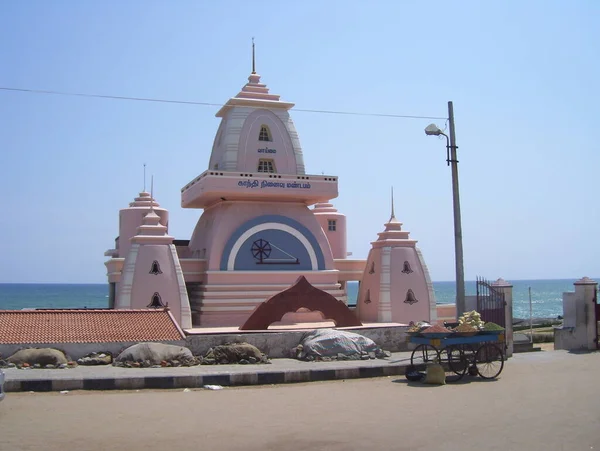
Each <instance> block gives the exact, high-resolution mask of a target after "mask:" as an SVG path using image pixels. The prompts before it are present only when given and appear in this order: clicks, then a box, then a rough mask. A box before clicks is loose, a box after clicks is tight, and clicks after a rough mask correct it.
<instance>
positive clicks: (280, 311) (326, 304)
mask: <svg viewBox="0 0 600 451" xmlns="http://www.w3.org/2000/svg"><path fill="white" fill-rule="evenodd" d="M299 308H307V309H309V310H312V311H315V310H318V311H320V312H321V313H323V315H324V316H325V318H326V319H329V320H331V321H333V322H334V323H335V325H336V326H337V327H350V326H362V323H361V322H360V321H359V320H358V318H357V317H356V316H355V315H354V313H352V312H351V311H350V309H349V308H348V307H347V306H346V304H344V303H343V302H342V301H339V300H337V299H336V298H335V297H334V296H332V295H330V294H329V293H327V292H325V291H323V290H319V289H318V288H315V287H313V286H312V285H311V284H310V282H309V281H308V280H306V277H304V276H300V277H299V278H298V280H296V283H294V285H292V286H291V287H290V288H287V289H286V290H283V291H282V292H280V293H277V294H276V295H274V296H271V297H270V298H269V299H267V300H266V301H265V302H263V303H262V304H260V305H259V306H258V307H257V308H256V310H254V312H253V313H252V315H250V318H248V319H247V320H246V322H245V323H244V324H243V325H242V326H241V327H240V330H265V329H268V328H269V325H270V324H271V323H274V322H276V321H279V320H281V318H282V317H283V315H285V314H286V313H289V312H295V311H297V310H298V309H299Z"/></svg>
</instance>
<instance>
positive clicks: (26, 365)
mask: <svg viewBox="0 0 600 451" xmlns="http://www.w3.org/2000/svg"><path fill="white" fill-rule="evenodd" d="M21 367H22V368H29V367H30V365H29V363H27V362H24V363H22V364H21Z"/></svg>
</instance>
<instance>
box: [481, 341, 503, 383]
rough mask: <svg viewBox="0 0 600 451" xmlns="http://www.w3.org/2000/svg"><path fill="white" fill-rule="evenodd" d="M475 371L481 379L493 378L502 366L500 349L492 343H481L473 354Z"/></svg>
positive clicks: (500, 370)
mask: <svg viewBox="0 0 600 451" xmlns="http://www.w3.org/2000/svg"><path fill="white" fill-rule="evenodd" d="M475 365H476V366H477V372H478V373H479V375H480V376H481V377H482V378H483V379H494V378H495V377H498V375H499V374H500V373H501V372H502V368H504V356H503V355H502V350H501V349H500V348H499V347H498V346H496V345H493V344H484V345H482V346H481V347H480V348H479V349H478V350H477V353H476V354H475Z"/></svg>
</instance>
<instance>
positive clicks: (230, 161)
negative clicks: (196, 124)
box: [181, 45, 346, 326]
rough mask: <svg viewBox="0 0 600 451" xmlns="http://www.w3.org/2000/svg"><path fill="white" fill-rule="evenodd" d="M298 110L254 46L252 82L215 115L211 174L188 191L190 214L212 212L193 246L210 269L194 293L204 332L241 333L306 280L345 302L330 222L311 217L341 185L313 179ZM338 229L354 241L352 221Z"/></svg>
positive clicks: (190, 185) (332, 180) (183, 198)
mask: <svg viewBox="0 0 600 451" xmlns="http://www.w3.org/2000/svg"><path fill="white" fill-rule="evenodd" d="M293 106H294V104H293V103H289V102H284V101H281V100H280V96H278V95H275V94H271V93H269V89H268V88H267V86H266V85H265V84H263V83H261V80H260V75H258V74H257V73H256V71H255V65H254V45H253V70H252V73H251V74H250V76H249V77H248V83H246V85H244V87H243V88H242V89H241V91H240V92H239V93H238V94H237V95H236V96H235V97H233V98H230V99H229V100H228V101H227V102H226V103H225V105H224V106H223V107H222V108H221V109H220V110H219V111H218V112H217V114H216V116H217V117H220V118H221V123H220V125H219V128H218V130H217V134H216V136H215V140H214V143H213V147H212V152H211V155H210V160H209V168H208V170H206V171H205V172H203V173H202V174H200V175H199V176H198V177H196V178H195V179H194V180H192V181H191V182H190V183H188V184H187V185H185V186H184V187H183V189H182V190H181V204H182V207H184V208H202V209H204V212H203V214H202V216H201V217H200V219H199V221H198V224H197V225H196V228H195V230H194V233H193V235H192V238H191V240H190V243H189V251H190V252H191V254H192V257H193V258H195V259H202V260H204V261H205V268H206V272H205V274H204V275H203V276H202V282H201V283H200V284H199V286H197V287H195V289H194V290H193V293H190V304H191V307H192V318H193V322H194V324H195V325H202V326H212V325H220V326H223V325H231V326H234V325H238V326H239V325H241V324H243V323H244V321H245V320H246V319H247V318H248V317H249V316H250V314H251V313H252V311H253V310H254V309H255V307H256V306H257V305H258V304H260V303H261V302H263V301H264V300H265V299H267V298H268V297H270V296H272V295H273V294H276V293H278V292H280V291H282V290H284V289H286V288H288V287H289V286H290V285H291V284H293V283H294V282H295V281H296V279H297V278H298V277H299V276H300V275H304V276H305V277H306V278H307V279H308V281H309V282H310V283H311V284H313V285H314V286H316V287H318V288H321V289H324V290H326V291H328V292H329V293H331V294H332V295H334V296H336V297H338V298H340V299H343V298H344V296H345V293H344V290H343V289H340V284H339V283H338V276H337V273H338V271H337V270H335V269H334V253H333V252H332V247H331V245H330V241H329V240H328V235H326V233H325V231H324V230H323V225H322V222H323V221H321V220H320V219H318V217H317V215H315V214H314V213H313V210H311V209H309V208H308V207H309V206H310V205H314V204H317V203H326V202H328V201H329V200H331V199H333V198H335V197H337V195H338V182H337V177H335V176H327V175H308V174H306V172H305V166H304V158H303V154H302V148H301V146H300V140H299V139H298V133H297V132H296V128H295V126H294V123H293V121H292V119H291V117H290V114H289V110H290V109H291V108H292V107H293ZM337 216H343V215H340V214H338V215H337ZM343 219H345V218H343ZM335 222H336V221H334V225H333V227H332V226H331V224H328V233H334V232H337V233H339V235H340V236H343V237H344V241H345V233H346V231H345V220H343V221H342V220H341V221H337V223H336V224H335ZM332 229H333V232H332ZM335 246H338V247H340V245H339V244H336V245H334V247H335ZM343 248H344V249H345V243H344V246H343ZM188 291H189V290H188Z"/></svg>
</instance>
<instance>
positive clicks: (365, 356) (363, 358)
mask: <svg viewBox="0 0 600 451" xmlns="http://www.w3.org/2000/svg"><path fill="white" fill-rule="evenodd" d="M370 358H371V357H369V355H368V354H367V355H361V356H360V359H361V360H369V359H370Z"/></svg>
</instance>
